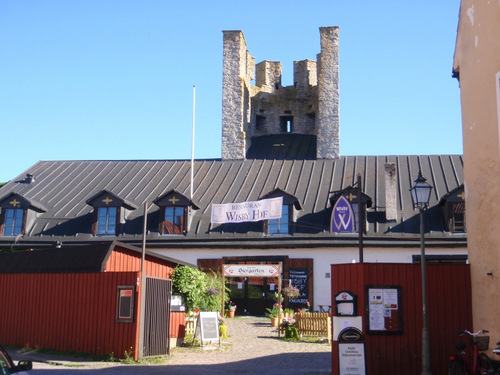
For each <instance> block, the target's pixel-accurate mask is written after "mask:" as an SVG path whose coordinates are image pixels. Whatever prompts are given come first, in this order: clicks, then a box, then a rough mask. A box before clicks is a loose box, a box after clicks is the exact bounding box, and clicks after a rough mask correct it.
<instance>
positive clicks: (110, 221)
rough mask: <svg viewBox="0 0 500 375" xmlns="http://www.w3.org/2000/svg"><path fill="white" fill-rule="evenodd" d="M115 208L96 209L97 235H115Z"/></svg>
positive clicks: (116, 214) (116, 215)
mask: <svg viewBox="0 0 500 375" xmlns="http://www.w3.org/2000/svg"><path fill="white" fill-rule="evenodd" d="M117 217H118V208H117V207H98V208H97V235H113V236H114V235H116V228H117Z"/></svg>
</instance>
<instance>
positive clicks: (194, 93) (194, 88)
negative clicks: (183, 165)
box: [189, 85, 196, 199]
mask: <svg viewBox="0 0 500 375" xmlns="http://www.w3.org/2000/svg"><path fill="white" fill-rule="evenodd" d="M195 110H196V85H193V128H192V137H191V191H190V195H189V198H190V199H193V180H194V124H195V112H196V111H195Z"/></svg>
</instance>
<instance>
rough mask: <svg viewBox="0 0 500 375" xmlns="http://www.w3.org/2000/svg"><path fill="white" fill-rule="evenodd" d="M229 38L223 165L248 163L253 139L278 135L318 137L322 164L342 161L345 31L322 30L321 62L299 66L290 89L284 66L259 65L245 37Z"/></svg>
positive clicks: (226, 42) (226, 38)
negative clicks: (230, 161)
mask: <svg viewBox="0 0 500 375" xmlns="http://www.w3.org/2000/svg"><path fill="white" fill-rule="evenodd" d="M223 34H224V51H223V53H224V59H223V60H224V61H223V83H222V159H245V156H246V152H247V150H248V149H249V147H250V145H251V144H252V139H253V138H255V137H261V136H266V135H277V134H304V135H313V136H315V137H316V158H318V159H331V158H337V157H339V64H338V36H339V28H338V27H337V26H334V27H321V28H320V36H321V52H320V53H319V54H318V55H317V61H313V60H302V61H294V63H293V68H294V69H293V71H294V84H293V86H287V87H283V86H282V85H281V74H282V67H281V63H280V62H276V61H263V62H261V63H258V64H257V65H256V64H255V58H254V57H252V56H251V55H250V53H249V52H248V50H247V49H246V48H247V46H246V42H245V38H244V36H243V32H241V31H239V30H237V31H223ZM253 79H255V86H254V85H252V84H251V83H250V82H251V81H252V80H253Z"/></svg>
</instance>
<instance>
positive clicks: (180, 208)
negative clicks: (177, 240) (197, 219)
mask: <svg viewBox="0 0 500 375" xmlns="http://www.w3.org/2000/svg"><path fill="white" fill-rule="evenodd" d="M154 204H156V205H157V206H158V207H159V208H160V209H159V215H158V216H159V228H158V229H159V232H160V234H165V235H170V234H175V235H180V234H184V235H185V234H187V233H188V231H189V220H188V218H189V215H191V214H192V210H197V209H198V208H199V207H198V206H197V205H196V204H194V203H193V202H192V201H191V200H190V199H189V198H188V197H186V196H185V195H184V194H181V193H179V192H178V191H175V190H170V191H169V192H167V193H165V194H164V195H162V196H160V197H159V198H158V199H156V200H155V201H154Z"/></svg>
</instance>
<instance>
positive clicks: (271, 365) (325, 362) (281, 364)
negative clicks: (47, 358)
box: [30, 352, 331, 375]
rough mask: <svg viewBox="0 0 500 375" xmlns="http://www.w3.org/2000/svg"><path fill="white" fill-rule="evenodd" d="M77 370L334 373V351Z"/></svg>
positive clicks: (281, 374)
mask: <svg viewBox="0 0 500 375" xmlns="http://www.w3.org/2000/svg"><path fill="white" fill-rule="evenodd" d="M68 371H69V372H71V371H70V370H69V369H68V368H65V367H54V368H53V369H51V370H50V372H45V370H32V371H30V375H38V374H49V373H50V374H65V373H68ZM77 371H78V374H91V373H92V374H95V373H97V371H98V372H99V374H108V375H110V374H135V375H140V374H176V375H177V374H179V375H184V374H186V375H187V374H189V375H193V374H209V375H211V374H238V375H244V374H261V375H262V374H272V375H285V374H287V375H288V374H297V375H329V374H331V353H328V352H325V353H283V354H276V355H271V356H267V357H259V358H254V359H249V360H244V361H238V362H228V363H224V364H213V365H209V364H203V365H196V364H192V365H169V364H168V360H167V363H166V364H161V365H151V366H144V365H140V364H139V365H117V366H114V367H108V368H101V369H99V370H96V369H88V370H87V369H78V370H77Z"/></svg>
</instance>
